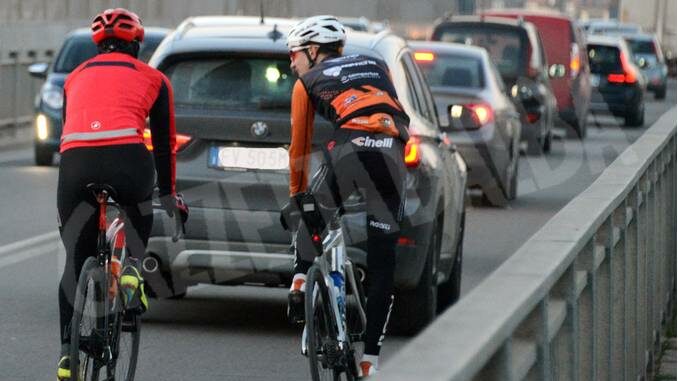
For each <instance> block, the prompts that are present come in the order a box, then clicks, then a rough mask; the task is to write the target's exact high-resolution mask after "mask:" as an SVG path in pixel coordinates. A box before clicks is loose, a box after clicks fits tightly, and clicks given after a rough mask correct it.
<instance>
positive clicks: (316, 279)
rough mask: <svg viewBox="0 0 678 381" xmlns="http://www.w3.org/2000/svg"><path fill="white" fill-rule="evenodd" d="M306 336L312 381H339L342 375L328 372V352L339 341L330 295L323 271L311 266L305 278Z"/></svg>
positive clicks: (331, 371) (332, 371)
mask: <svg viewBox="0 0 678 381" xmlns="http://www.w3.org/2000/svg"><path fill="white" fill-rule="evenodd" d="M305 294H306V295H305V298H306V300H305V304H304V308H305V312H306V336H307V338H308V361H309V365H310V370H311V379H312V380H313V381H320V380H337V379H338V377H339V376H340V374H339V373H338V372H336V371H335V370H334V369H331V368H328V365H329V364H328V363H327V357H326V356H325V355H326V352H327V350H326V349H327V348H330V347H331V346H332V342H335V343H336V341H337V327H336V325H335V319H334V316H333V315H334V314H333V310H332V305H331V302H330V300H329V298H330V294H329V290H328V289H327V284H326V283H325V278H324V277H323V274H322V271H320V268H319V267H318V266H316V265H313V266H311V268H310V269H309V270H308V273H307V275H306V293H305Z"/></svg>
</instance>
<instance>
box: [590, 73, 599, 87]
mask: <svg viewBox="0 0 678 381" xmlns="http://www.w3.org/2000/svg"><path fill="white" fill-rule="evenodd" d="M599 85H600V76H599V75H595V74H592V75H591V86H593V87H598V86H599Z"/></svg>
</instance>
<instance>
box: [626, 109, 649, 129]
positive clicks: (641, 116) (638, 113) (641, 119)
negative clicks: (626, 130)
mask: <svg viewBox="0 0 678 381" xmlns="http://www.w3.org/2000/svg"><path fill="white" fill-rule="evenodd" d="M624 124H625V125H626V126H629V127H640V126H642V125H643V124H645V105H644V104H640V105H638V107H637V108H636V109H635V110H632V111H630V112H629V113H628V114H626V116H625V117H624Z"/></svg>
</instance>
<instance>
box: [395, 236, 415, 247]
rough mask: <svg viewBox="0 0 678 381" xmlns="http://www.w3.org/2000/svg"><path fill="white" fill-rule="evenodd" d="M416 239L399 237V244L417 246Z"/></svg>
mask: <svg viewBox="0 0 678 381" xmlns="http://www.w3.org/2000/svg"><path fill="white" fill-rule="evenodd" d="M415 243H416V242H415V241H414V240H413V239H412V238H409V237H398V246H415Z"/></svg>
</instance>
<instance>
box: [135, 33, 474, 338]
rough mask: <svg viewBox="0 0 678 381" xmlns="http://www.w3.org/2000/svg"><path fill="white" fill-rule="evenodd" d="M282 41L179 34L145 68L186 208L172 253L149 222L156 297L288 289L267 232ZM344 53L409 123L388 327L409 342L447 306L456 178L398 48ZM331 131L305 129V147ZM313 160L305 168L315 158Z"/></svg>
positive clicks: (352, 241)
mask: <svg viewBox="0 0 678 381" xmlns="http://www.w3.org/2000/svg"><path fill="white" fill-rule="evenodd" d="M285 32H286V30H285V29H284V28H283V27H279V26H278V25H273V26H271V25H260V26H237V27H234V26H223V27H216V26H210V27H200V26H196V24H186V25H185V26H184V27H182V28H178V29H177V31H176V32H175V33H174V34H173V35H172V36H171V37H168V38H167V39H166V40H165V42H163V44H161V45H160V47H159V48H158V51H157V53H156V55H154V57H153V59H152V60H151V65H152V66H155V67H157V68H159V69H160V70H162V71H163V72H164V73H165V74H166V75H167V76H168V77H169V79H170V81H171V82H172V85H173V87H174V95H175V104H176V118H177V130H178V132H180V133H182V134H185V135H187V136H189V137H190V139H191V140H190V141H189V142H188V143H187V144H186V145H185V146H184V147H183V148H182V149H181V150H180V151H179V152H178V154H177V187H178V191H180V192H182V193H183V194H184V195H185V197H186V200H187V202H188V204H189V206H190V208H191V217H190V219H189V220H188V223H187V225H186V229H187V231H186V237H185V239H183V240H181V241H179V242H178V243H172V241H171V238H170V235H171V231H172V228H171V226H172V225H171V221H169V220H168V219H167V218H166V217H165V215H164V214H161V213H160V214H158V215H156V223H155V225H154V228H153V233H152V237H151V239H150V242H149V246H148V250H149V253H150V257H149V258H148V259H147V260H146V261H145V262H144V265H145V266H144V270H145V272H146V276H147V277H148V279H149V280H150V285H151V288H152V289H153V291H154V292H155V293H156V294H158V295H159V296H171V295H174V296H181V295H183V294H184V293H185V292H186V287H187V286H188V285H192V284H197V283H210V284H221V285H238V284H259V285H265V286H271V287H277V286H281V285H289V283H290V282H291V275H292V262H293V256H292V255H291V253H290V252H289V245H290V235H289V234H288V233H287V232H286V231H284V230H283V229H282V227H281V226H280V224H279V220H278V217H279V211H280V208H281V207H282V205H284V204H285V203H286V202H287V200H288V163H287V149H288V146H289V142H290V95H291V91H292V86H293V84H294V83H295V81H296V78H295V76H294V74H293V73H291V71H290V68H289V64H290V63H289V58H288V51H287V47H286V45H285V38H284V36H285ZM346 53H347V54H353V53H361V54H366V55H369V56H374V57H378V58H380V59H383V60H384V61H385V62H386V63H387V64H388V66H389V68H390V71H391V74H392V77H393V80H394V83H395V86H396V90H397V92H398V95H399V98H400V100H401V101H402V103H403V106H404V108H405V110H406V112H407V113H408V114H409V116H410V117H411V124H410V130H411V132H412V138H411V140H410V142H409V143H408V146H409V147H408V149H407V155H406V157H404V158H403V160H405V161H406V163H407V165H408V168H409V171H408V176H407V206H406V208H405V220H404V223H403V229H402V230H401V232H402V235H401V237H400V238H399V240H398V247H397V249H396V253H397V258H396V289H397V292H398V295H397V297H396V300H397V302H396V306H395V309H394V315H393V317H394V319H393V320H392V321H393V323H394V324H395V326H397V327H398V328H399V329H400V330H402V331H406V332H414V331H416V330H418V329H421V328H422V327H423V326H425V325H426V324H427V323H428V322H429V321H431V320H432V319H433V317H434V316H435V313H436V310H438V309H443V308H445V307H446V306H448V305H450V304H452V303H453V302H454V301H456V299H457V298H458V296H459V287H460V279H461V278H460V277H461V245H462V238H463V226H464V194H465V187H466V166H465V163H464V161H463V159H462V158H461V156H460V154H459V153H458V152H456V151H455V149H454V146H452V145H451V144H450V143H449V140H448V139H447V138H446V137H445V136H444V134H442V133H441V131H440V130H439V127H438V123H437V117H436V112H435V104H434V102H433V97H432V96H431V94H430V92H429V89H428V86H427V85H426V83H425V81H424V79H423V76H422V74H421V72H420V71H419V69H418V67H417V66H416V64H415V63H414V60H413V58H412V55H411V52H410V50H409V48H408V47H407V44H406V42H405V41H404V40H402V39H401V38H398V37H396V36H394V35H391V34H388V33H382V34H379V35H370V34H364V33H359V32H349V36H348V42H347V46H346ZM331 129H332V127H331V125H330V124H328V123H325V122H324V121H322V120H320V118H317V119H316V126H315V136H314V143H316V144H317V143H320V142H322V141H324V140H325V139H326V138H327V137H328V136H329V135H330V133H331V131H332V130H331ZM313 155H314V159H313V160H312V166H315V165H317V162H318V159H319V158H320V155H319V153H318V152H315V151H314V154H313ZM365 221H366V218H365V215H364V212H357V213H351V214H348V215H346V216H345V218H344V222H345V227H346V233H347V241H348V252H349V255H350V256H351V258H352V259H353V261H354V263H356V264H357V265H358V266H359V267H363V268H364V266H366V255H367V253H366V231H365ZM281 318H282V317H281Z"/></svg>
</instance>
